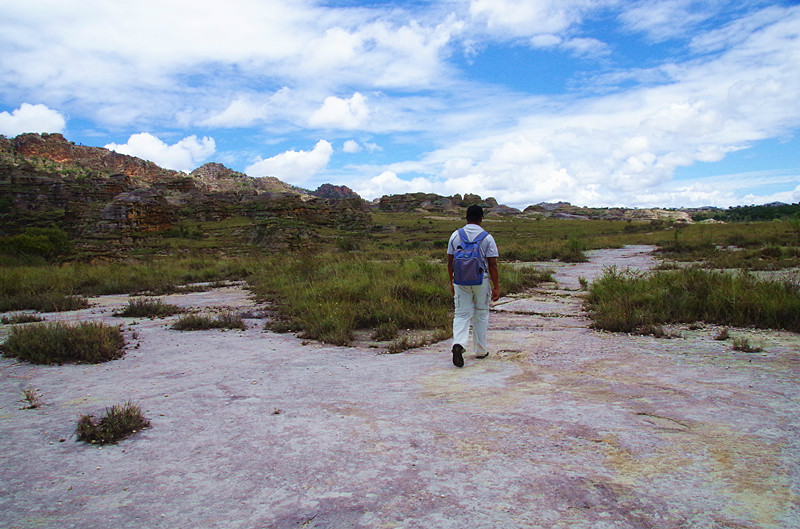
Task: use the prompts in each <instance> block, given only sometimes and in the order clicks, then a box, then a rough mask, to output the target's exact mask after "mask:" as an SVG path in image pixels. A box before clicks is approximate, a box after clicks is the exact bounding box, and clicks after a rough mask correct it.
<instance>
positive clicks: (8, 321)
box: [0, 312, 44, 325]
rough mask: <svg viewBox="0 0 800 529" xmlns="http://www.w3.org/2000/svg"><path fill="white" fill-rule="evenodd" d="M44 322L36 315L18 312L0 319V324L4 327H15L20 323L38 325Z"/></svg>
mask: <svg viewBox="0 0 800 529" xmlns="http://www.w3.org/2000/svg"><path fill="white" fill-rule="evenodd" d="M41 321H44V318H42V317H41V316H39V315H37V314H30V313H28V312H20V313H18V314H12V315H10V316H3V317H2V318H0V323H3V324H5V325H17V324H20V323H38V322H41Z"/></svg>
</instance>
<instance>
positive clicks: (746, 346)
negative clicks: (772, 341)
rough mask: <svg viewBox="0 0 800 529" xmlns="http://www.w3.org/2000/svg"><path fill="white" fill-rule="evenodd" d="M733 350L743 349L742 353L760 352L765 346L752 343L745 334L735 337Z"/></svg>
mask: <svg viewBox="0 0 800 529" xmlns="http://www.w3.org/2000/svg"><path fill="white" fill-rule="evenodd" d="M733 350H734V351H741V352H742V353H760V352H761V351H763V350H764V348H763V347H760V346H757V345H751V344H750V340H748V339H747V338H746V337H744V336H737V337H736V338H734V339H733Z"/></svg>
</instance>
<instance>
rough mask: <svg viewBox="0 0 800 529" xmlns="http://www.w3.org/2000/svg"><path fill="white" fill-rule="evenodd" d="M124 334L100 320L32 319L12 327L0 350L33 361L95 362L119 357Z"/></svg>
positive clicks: (8, 355)
mask: <svg viewBox="0 0 800 529" xmlns="http://www.w3.org/2000/svg"><path fill="white" fill-rule="evenodd" d="M124 347H125V338H124V337H123V336H122V331H120V329H119V327H114V326H110V325H106V324H104V323H95V322H81V323H78V324H77V325H69V324H66V323H62V322H55V323H36V324H31V325H27V326H25V327H13V328H12V329H11V333H10V334H9V336H8V338H7V339H6V341H5V342H4V343H3V344H2V345H0V352H2V353H3V355H4V356H6V357H9V358H19V359H20V360H24V361H27V362H31V363H33V364H65V363H76V364H97V363H100V362H108V361H110V360H115V359H117V358H121V357H122V355H123V354H124V351H123V348H124Z"/></svg>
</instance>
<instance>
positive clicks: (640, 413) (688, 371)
mask: <svg viewBox="0 0 800 529" xmlns="http://www.w3.org/2000/svg"><path fill="white" fill-rule="evenodd" d="M650 262H651V260H650V257H649V253H648V249H647V248H642V247H628V248H624V249H620V250H603V251H599V252H595V253H594V254H592V261H591V262H590V263H586V264H577V265H559V266H558V269H557V273H556V278H557V280H558V284H553V285H549V286H548V288H546V289H543V290H542V291H541V292H537V293H536V294H534V295H533V296H531V297H526V298H520V299H513V300H512V299H504V300H501V301H500V303H498V305H497V306H496V307H495V310H494V311H493V313H492V316H491V323H490V341H491V343H490V346H491V348H492V350H493V353H492V354H491V355H490V357H489V358H487V359H485V360H477V359H474V358H471V357H469V356H467V357H466V366H465V367H464V368H463V369H458V368H455V367H454V366H453V365H452V364H451V363H450V355H449V353H448V352H447V349H448V346H447V345H446V344H439V345H437V346H431V347H427V348H422V349H417V350H413V351H409V352H407V353H403V354H399V355H385V354H379V353H378V352H376V350H374V349H365V348H362V349H359V348H340V347H331V346H326V345H321V344H309V345H305V346H304V345H302V342H301V341H300V340H298V339H296V338H294V337H292V336H290V335H276V334H271V333H265V332H263V331H262V330H261V322H260V321H258V320H249V324H250V328H249V329H248V330H247V331H241V332H239V331H226V332H221V331H202V332H184V333H181V332H177V331H171V330H169V329H168V328H167V322H165V321H164V320H161V321H151V320H130V319H125V320H122V321H124V322H125V329H126V335H127V337H128V339H129V342H130V343H131V346H130V348H129V350H128V352H127V354H126V356H125V357H124V358H123V359H121V360H118V361H115V362H111V363H107V364H104V365H97V366H51V367H42V366H30V365H27V364H19V363H15V362H13V361H12V360H9V359H4V358H0V377H1V378H0V473H2V481H1V482H0V527H2V528H28V527H53V528H56V527H57V528H71V527H74V528H82V529H83V528H94V527H97V528H100V527H102V528H109V527H111V528H116V529H123V528H159V527H163V528H170V529H173V528H184V527H185V528H237V529H239V528H241V529H254V528H258V529H261V528H278V529H285V528H297V527H316V528H348V527H358V528H361V527H369V528H393V527H397V528H440V529H445V528H459V529H461V528H467V527H469V528H471V529H479V528H486V529H489V528H491V529H497V528H519V527H547V528H551V527H552V528H564V529H581V528H593V529H595V528H596V529H601V528H614V529H620V528H658V529H671V528H675V529H678V528H709V529H711V528H713V529H716V528H736V529H742V528H793V527H800V499H799V498H800V496H799V495H800V413H798V412H800V402H799V400H798V386H799V385H800V384H799V381H800V361H799V359H800V339H798V336H797V335H796V334H790V333H776V332H769V333H755V332H753V331H744V330H734V331H733V334H734V335H737V334H739V333H742V334H745V333H746V334H748V335H750V336H751V338H752V339H753V340H755V341H756V342H757V343H763V346H764V353H760V354H745V353H736V352H733V351H732V349H731V347H730V343H729V342H719V341H716V340H714V339H713V337H714V335H715V334H716V332H717V329H715V328H712V327H707V328H703V329H697V330H688V329H677V330H678V331H680V332H682V334H683V335H684V337H683V338H680V339H673V340H663V339H662V340H658V339H655V338H651V337H642V336H627V335H618V334H610V333H602V332H597V331H593V330H591V329H589V327H588V323H589V322H588V320H586V318H585V316H584V315H583V314H582V313H581V311H580V304H581V299H580V292H579V290H578V287H579V281H578V278H579V277H583V278H586V279H587V280H591V279H592V278H593V277H595V276H596V275H597V274H599V273H601V271H602V268H603V266H605V265H608V264H617V265H619V266H622V267H626V266H635V267H646V266H648V265H649V263H650ZM554 266H555V265H554ZM167 301H169V302H172V303H178V304H184V305H188V306H214V305H228V306H232V307H236V308H247V307H251V302H250V300H249V299H248V298H247V297H246V295H245V293H243V292H242V291H241V290H239V289H237V288H228V289H221V290H216V291H212V292H208V293H198V294H189V295H184V296H175V297H171V298H168V300H167ZM124 302H125V298H122V297H119V298H112V297H109V298H102V299H98V300H96V306H95V307H94V308H92V309H89V310H87V311H81V312H80V313H71V314H70V315H69V316H63V315H61V316H58V315H47V317H48V319H52V318H55V317H66V318H70V319H75V320H78V319H87V318H95V319H103V320H107V321H115V322H117V323H118V322H119V321H120V319H118V318H112V317H111V316H110V312H111V310H112V309H113V308H114V307H116V306H120V305H122V304H124ZM134 334H135V336H136V337H135V338H134ZM27 387H33V388H36V389H38V390H39V391H40V393H41V394H42V396H43V400H44V402H45V406H44V407H42V408H40V409H38V410H21V409H20V408H21V407H22V402H21V398H22V390H23V389H25V388H27ZM128 399H132V400H134V401H135V402H137V403H138V404H140V405H141V406H142V408H143V409H144V410H146V415H147V416H148V417H149V418H150V419H151V421H152V428H151V429H149V430H147V431H145V432H142V433H141V434H139V435H137V436H136V437H134V438H131V439H129V440H126V441H123V442H122V443H120V444H118V445H116V446H111V447H104V448H102V449H99V448H97V447H91V446H87V445H85V444H82V443H77V442H76V441H75V438H74V436H73V435H72V434H73V430H74V428H75V422H76V419H77V417H78V415H79V414H82V413H95V414H99V413H101V412H102V411H103V408H104V407H105V406H109V405H112V404H118V403H121V402H123V401H125V400H128ZM62 440H63V442H62Z"/></svg>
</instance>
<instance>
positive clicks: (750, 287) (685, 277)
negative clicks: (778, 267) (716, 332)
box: [586, 267, 800, 332]
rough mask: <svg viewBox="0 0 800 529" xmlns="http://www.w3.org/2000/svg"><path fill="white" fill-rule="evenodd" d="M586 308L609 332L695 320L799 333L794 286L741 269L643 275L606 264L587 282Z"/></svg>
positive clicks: (799, 300)
mask: <svg viewBox="0 0 800 529" xmlns="http://www.w3.org/2000/svg"><path fill="white" fill-rule="evenodd" d="M586 307H587V309H588V310H589V315H590V317H591V318H592V320H593V326H594V327H595V328H599V329H605V330H609V331H619V332H634V331H635V330H636V329H637V328H640V327H643V326H647V325H654V324H658V323H692V322H696V321H705V322H707V323H716V324H719V325H729V326H738V327H749V326H754V327H760V328H770V329H784V330H788V331H795V332H797V331H800V288H798V286H797V285H796V284H794V283H790V282H777V281H766V280H759V279H757V278H756V277H755V276H753V275H752V274H748V273H745V272H741V273H737V274H730V273H724V272H712V271H707V270H702V269H698V268H690V269H682V270H674V271H659V272H657V273H655V274H652V275H646V274H643V273H638V272H631V271H620V270H618V269H617V268H616V267H612V268H610V269H607V270H606V271H605V273H604V275H603V276H602V277H600V278H599V279H597V280H595V281H594V282H593V283H592V286H591V288H590V289H589V294H588V297H587V301H586Z"/></svg>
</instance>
